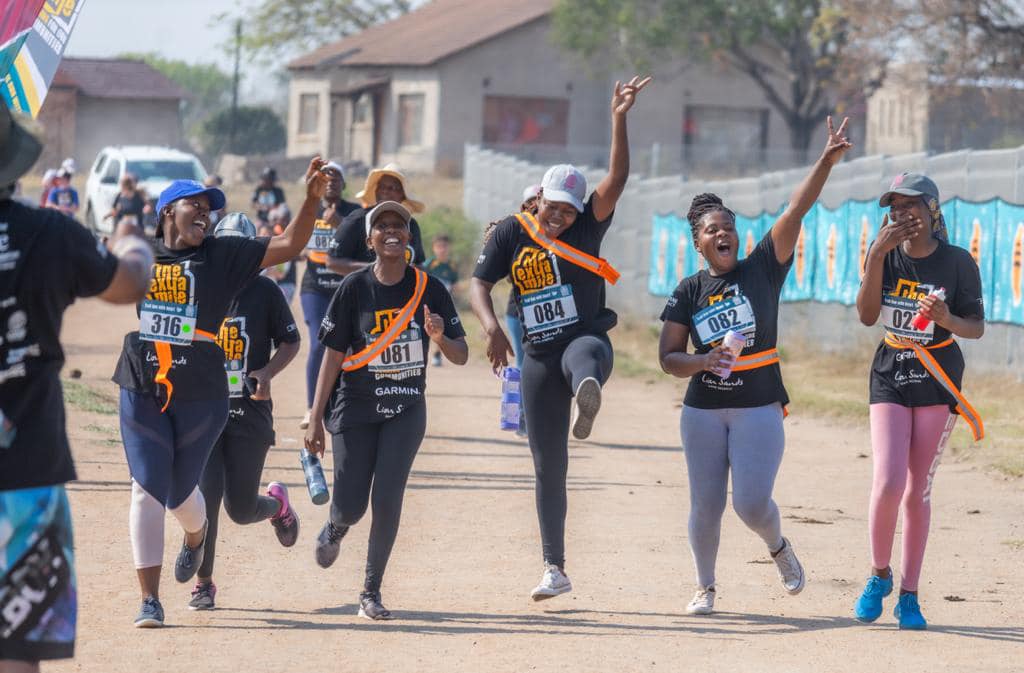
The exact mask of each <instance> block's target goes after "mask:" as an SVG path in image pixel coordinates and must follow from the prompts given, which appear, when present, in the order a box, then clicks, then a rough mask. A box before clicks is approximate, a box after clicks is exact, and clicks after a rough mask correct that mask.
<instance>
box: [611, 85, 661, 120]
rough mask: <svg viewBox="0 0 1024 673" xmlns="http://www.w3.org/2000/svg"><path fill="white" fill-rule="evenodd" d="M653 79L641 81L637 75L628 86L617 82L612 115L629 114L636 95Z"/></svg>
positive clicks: (613, 95) (613, 96)
mask: <svg viewBox="0 0 1024 673" xmlns="http://www.w3.org/2000/svg"><path fill="white" fill-rule="evenodd" d="M651 79H652V78H651V77H645V78H643V79H642V80H641V79H640V76H639V75H637V76H635V77H634V78H633V79H631V80H629V82H628V83H626V84H623V83H622V82H615V92H614V93H613V94H612V114H616V115H625V114H626V113H627V112H629V109H630V108H631V107H633V102H634V101H635V100H636V95H637V94H638V93H640V92H641V91H643V88H644V87H645V86H647V85H648V84H649V83H650V81H651Z"/></svg>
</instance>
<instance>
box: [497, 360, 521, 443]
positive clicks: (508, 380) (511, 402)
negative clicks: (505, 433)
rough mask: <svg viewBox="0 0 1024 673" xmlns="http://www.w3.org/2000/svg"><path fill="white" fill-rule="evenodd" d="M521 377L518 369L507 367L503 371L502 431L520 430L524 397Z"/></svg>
mask: <svg viewBox="0 0 1024 673" xmlns="http://www.w3.org/2000/svg"><path fill="white" fill-rule="evenodd" d="M519 383H520V375H519V368H518V367H505V368H504V369H502V370H501V424H500V427H501V429H502V430H513V431H515V430H518V429H519V412H520V409H521V408H522V403H521V400H522V397H521V393H520V391H519Z"/></svg>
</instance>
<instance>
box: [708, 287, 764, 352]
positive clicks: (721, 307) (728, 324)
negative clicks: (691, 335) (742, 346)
mask: <svg viewBox="0 0 1024 673" xmlns="http://www.w3.org/2000/svg"><path fill="white" fill-rule="evenodd" d="M693 328H694V330H695V331H696V332H697V337H698V338H699V339H700V341H701V343H702V344H704V345H706V346H708V345H711V344H712V343H714V342H715V341H718V340H720V339H721V338H722V337H724V336H725V334H726V332H728V331H730V330H732V331H733V332H739V333H741V334H753V333H754V332H755V331H756V330H757V321H756V320H755V319H754V309H753V308H752V307H751V306H750V301H749V300H748V299H747V298H746V297H743V296H739V297H729V298H728V299H723V300H722V301H720V302H717V303H715V304H712V305H711V306H708V307H707V308H705V309H702V310H700V311H698V312H697V313H696V314H694V316H693Z"/></svg>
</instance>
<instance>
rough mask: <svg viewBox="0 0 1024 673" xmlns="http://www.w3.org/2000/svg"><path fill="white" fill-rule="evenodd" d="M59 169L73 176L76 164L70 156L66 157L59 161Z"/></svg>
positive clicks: (76, 170) (76, 169)
mask: <svg viewBox="0 0 1024 673" xmlns="http://www.w3.org/2000/svg"><path fill="white" fill-rule="evenodd" d="M60 169H61V170H62V171H64V172H65V173H67V174H68V175H70V176H74V174H75V173H77V172H78V164H77V163H75V160H74V159H72V158H71V157H68V158H67V159H65V160H64V161H62V162H60Z"/></svg>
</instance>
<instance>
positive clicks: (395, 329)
mask: <svg viewBox="0 0 1024 673" xmlns="http://www.w3.org/2000/svg"><path fill="white" fill-rule="evenodd" d="M365 219H366V228H365V230H364V235H365V237H366V245H367V247H368V248H370V249H371V250H373V251H374V254H375V255H376V261H374V262H373V263H372V264H371V265H369V266H367V267H365V268H363V269H360V270H358V271H356V272H354V273H351V274H349V275H347V276H345V279H344V280H343V281H342V283H341V287H340V288H338V291H337V292H336V293H335V295H334V298H333V299H332V300H331V305H330V307H329V308H328V310H327V315H326V316H325V317H324V321H323V325H322V326H321V328H320V340H321V341H323V343H324V344H325V346H326V351H325V354H324V360H323V365H322V366H321V368H320V377H319V379H318V381H317V387H316V397H315V399H314V401H313V414H312V418H311V419H310V423H309V428H308V429H307V430H306V436H305V440H304V443H305V447H306V450H307V451H309V452H310V453H315V454H319V455H322V454H323V452H324V425H325V423H324V421H325V419H326V427H327V430H328V432H330V433H331V445H332V450H333V452H334V492H333V497H332V499H331V509H330V516H329V518H328V520H327V523H325V524H324V526H323V528H322V529H321V530H320V534H319V535H318V536H317V540H316V562H317V564H318V565H320V567H322V568H328V567H330V566H331V564H333V563H334V561H335V559H337V557H338V552H339V550H340V548H341V540H342V538H343V537H345V534H346V533H347V532H348V530H349V528H350V527H352V526H354V525H355V524H356V523H357V522H358V521H359V520H360V519H361V518H362V517H363V514H364V513H365V512H366V507H367V504H369V505H371V507H372V510H373V512H372V517H373V521H372V523H371V525H370V542H369V547H368V548H367V552H366V577H365V580H364V583H363V592H362V594H360V596H359V615H360V616H361V617H365V618H367V619H391V612H390V611H389V610H388V609H387V608H385V607H384V604H383V601H382V599H381V593H380V589H381V583H382V581H383V578H384V570H385V568H386V566H387V563H388V558H389V557H390V555H391V548H392V546H393V545H394V543H395V538H396V536H397V535H398V523H399V518H400V516H401V513H402V500H403V498H404V495H405V484H406V481H407V480H408V478H409V471H410V470H411V469H412V463H413V460H414V459H415V458H416V452H417V451H418V450H419V446H420V442H422V441H423V433H424V432H425V430H426V423H427V409H426V401H425V398H424V389H425V388H426V375H427V367H426V364H427V363H426V354H427V349H428V345H429V343H430V342H433V343H434V344H436V345H437V347H438V348H439V349H440V350H441V352H442V353H443V354H444V356H445V357H446V358H447V359H448V360H449V361H451V362H453V363H455V364H459V365H462V364H465V363H466V360H467V359H468V357H469V349H468V347H467V346H466V339H465V332H464V331H463V329H462V322H461V321H460V320H459V314H458V313H457V312H456V310H455V305H454V303H453V302H452V298H451V295H450V294H449V293H448V291H447V290H446V289H445V288H444V285H442V284H441V281H439V280H438V279H437V278H434V277H433V276H430V275H429V274H427V273H426V272H425V271H423V270H421V269H419V268H418V267H416V266H414V265H412V264H410V263H409V260H408V258H407V254H406V249H407V247H408V245H409V241H410V238H411V233H410V231H409V223H410V220H411V219H412V217H411V215H410V213H409V211H408V210H406V208H405V206H404V205H402V204H400V203H397V202H395V201H382V202H381V203H378V204H377V205H376V206H374V207H373V208H372V209H371V210H370V211H369V213H367V215H366V218H365Z"/></svg>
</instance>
